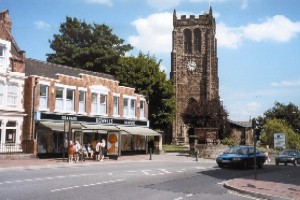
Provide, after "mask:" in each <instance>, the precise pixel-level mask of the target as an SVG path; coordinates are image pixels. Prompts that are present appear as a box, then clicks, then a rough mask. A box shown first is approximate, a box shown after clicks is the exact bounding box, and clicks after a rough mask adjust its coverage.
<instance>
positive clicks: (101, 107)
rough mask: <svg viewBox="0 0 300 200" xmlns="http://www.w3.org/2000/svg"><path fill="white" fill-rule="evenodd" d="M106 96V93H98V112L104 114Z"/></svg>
mask: <svg viewBox="0 0 300 200" xmlns="http://www.w3.org/2000/svg"><path fill="white" fill-rule="evenodd" d="M106 98H107V96H106V95H104V94H100V114H106Z"/></svg>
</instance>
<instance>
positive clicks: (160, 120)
mask: <svg viewBox="0 0 300 200" xmlns="http://www.w3.org/2000/svg"><path fill="white" fill-rule="evenodd" d="M116 76H117V78H118V80H119V81H120V84H122V85H125V86H129V87H133V88H135V90H136V92H137V93H140V94H143V95H145V96H146V97H147V98H148V100H149V120H150V125H151V127H152V128H159V129H167V128H169V127H170V126H171V123H172V120H173V118H174V116H175V101H174V99H173V87H172V84H171V82H170V81H169V80H167V79H166V74H165V73H164V72H163V71H161V70H160V61H157V60H156V58H155V57H154V56H150V55H149V54H147V55H145V54H143V53H141V52H140V53H139V54H138V56H137V57H134V56H129V57H122V58H121V59H120V62H119V67H118V68H117V69H116Z"/></svg>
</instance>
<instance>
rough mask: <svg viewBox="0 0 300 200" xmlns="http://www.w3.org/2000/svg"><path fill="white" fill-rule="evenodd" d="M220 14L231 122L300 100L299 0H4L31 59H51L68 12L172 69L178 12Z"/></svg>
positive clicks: (224, 93) (0, 2) (223, 81)
mask: <svg viewBox="0 0 300 200" xmlns="http://www.w3.org/2000/svg"><path fill="white" fill-rule="evenodd" d="M209 6H211V7H212V10H213V16H214V17H215V19H216V38H217V41H218V46H217V52H218V53H217V57H218V67H219V87H220V98H221V100H222V102H223V105H224V106H225V109H226V110H227V111H228V113H229V119H231V120H235V121H248V120H249V119H251V118H254V117H258V116H261V115H263V113H264V112H265V111H267V110H268V109H270V108H272V107H273V106H274V103H275V102H280V103H284V104H288V103H293V104H294V105H296V106H299V104H300V52H299V50H300V14H299V8H300V1H299V0H0V11H4V10H7V9H8V10H9V13H10V18H11V20H12V22H13V24H12V34H13V36H14V39H15V41H16V42H17V44H18V46H19V48H20V49H21V50H25V51H26V55H27V57H28V58H34V59H38V60H42V61H45V60H46V54H47V53H52V50H51V48H50V44H49V40H52V39H53V34H58V33H59V26H60V24H61V23H63V22H65V19H66V16H68V17H76V18H78V19H80V20H84V21H86V22H87V23H93V22H94V23H97V24H103V23H104V24H106V25H108V26H109V27H110V28H112V30H113V33H114V34H116V35H117V36H118V37H119V38H122V39H124V40H125V44H128V43H129V44H131V45H132V46H134V49H133V50H132V51H131V52H129V54H128V55H137V54H138V52H139V51H142V52H143V53H149V54H150V55H154V56H155V57H156V59H157V60H158V61H159V60H162V62H161V69H162V70H164V71H165V72H166V74H167V77H169V73H170V68H171V61H170V57H171V51H172V47H171V43H172V30H173V23H172V14H173V11H174V9H175V10H176V13H177V18H180V15H187V16H189V15H195V16H198V15H202V14H203V13H208V11H209Z"/></svg>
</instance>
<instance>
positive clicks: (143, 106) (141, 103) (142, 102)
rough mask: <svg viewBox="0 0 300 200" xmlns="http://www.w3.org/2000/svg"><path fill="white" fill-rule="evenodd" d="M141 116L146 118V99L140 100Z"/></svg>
mask: <svg viewBox="0 0 300 200" xmlns="http://www.w3.org/2000/svg"><path fill="white" fill-rule="evenodd" d="M140 118H141V119H142V118H145V101H140Z"/></svg>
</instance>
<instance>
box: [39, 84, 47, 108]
mask: <svg viewBox="0 0 300 200" xmlns="http://www.w3.org/2000/svg"><path fill="white" fill-rule="evenodd" d="M48 90H49V87H48V85H40V109H47V108H48Z"/></svg>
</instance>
